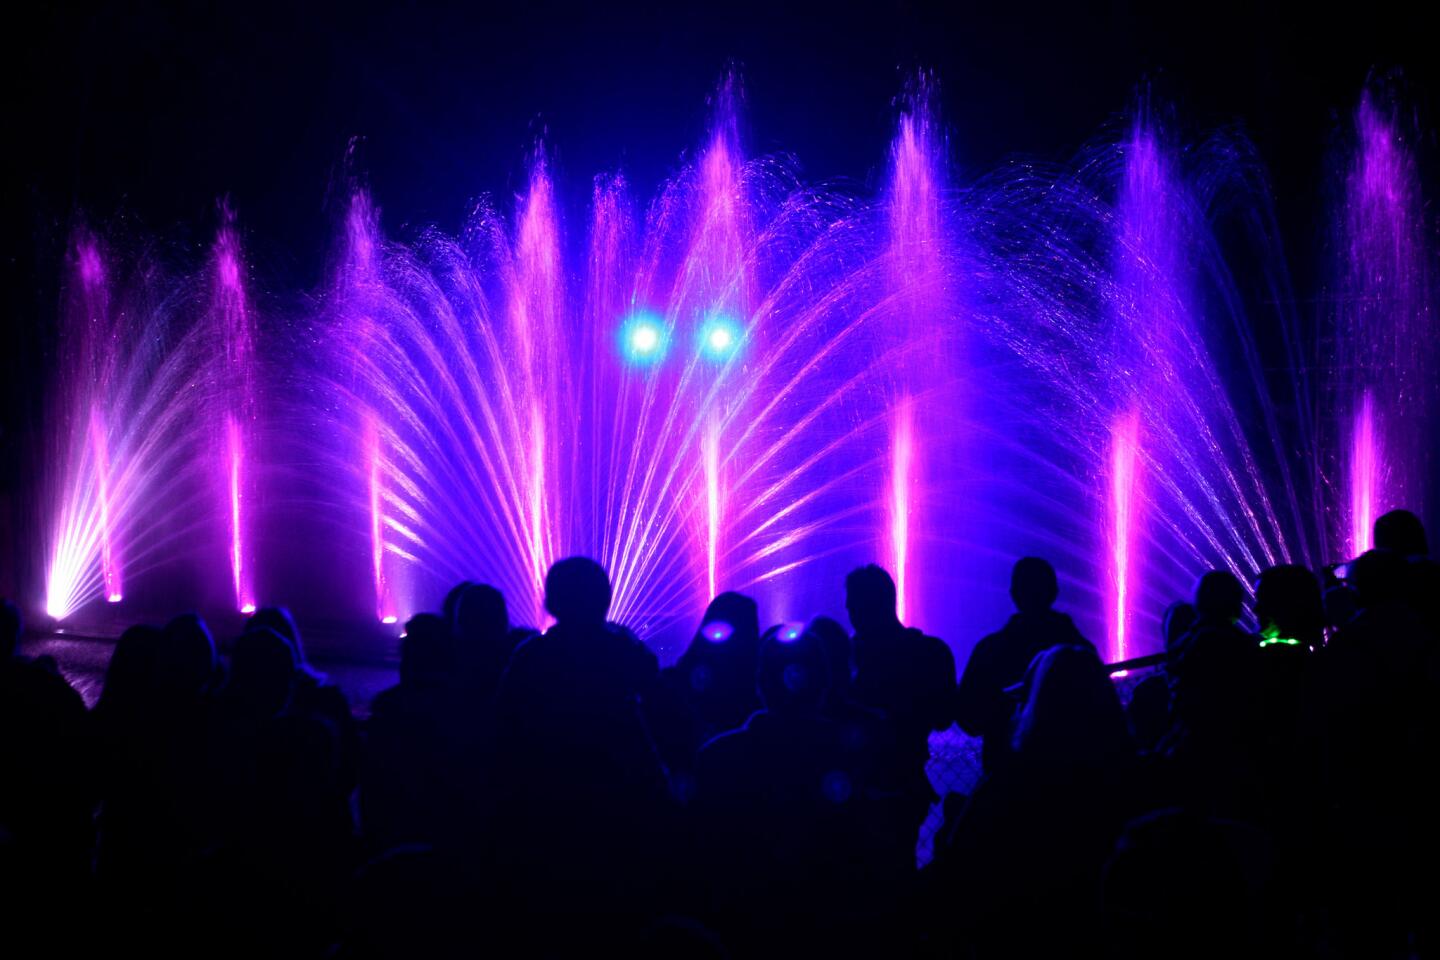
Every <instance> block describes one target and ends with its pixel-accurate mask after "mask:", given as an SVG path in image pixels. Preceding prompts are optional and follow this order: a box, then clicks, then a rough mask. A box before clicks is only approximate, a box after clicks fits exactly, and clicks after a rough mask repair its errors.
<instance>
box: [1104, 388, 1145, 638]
mask: <svg viewBox="0 0 1440 960" xmlns="http://www.w3.org/2000/svg"><path fill="white" fill-rule="evenodd" d="M1139 449H1140V415H1139V413H1138V412H1137V411H1133V410H1132V411H1131V412H1129V413H1127V414H1125V415H1123V416H1121V417H1120V418H1119V419H1117V420H1116V421H1115V423H1114V425H1113V426H1112V428H1111V431H1110V463H1109V467H1110V469H1109V498H1108V504H1107V508H1108V509H1107V511H1106V513H1107V518H1108V520H1107V530H1106V532H1107V534H1108V539H1109V551H1108V560H1109V565H1108V566H1109V569H1108V570H1107V571H1106V574H1107V576H1106V597H1107V600H1106V616H1107V620H1108V622H1109V627H1110V630H1109V633H1110V650H1109V658H1110V661H1111V662H1118V661H1121V660H1125V659H1128V658H1129V657H1130V656H1131V649H1132V646H1133V644H1132V642H1131V636H1130V634H1131V629H1130V628H1131V622H1132V615H1131V605H1132V603H1133V599H1134V593H1135V591H1134V588H1133V584H1134V582H1135V559H1136V554H1137V552H1138V548H1139V540H1140V538H1139V535H1138V532H1139V526H1140V516H1139V512H1140V511H1139V503H1140V475H1139V471H1138V455H1139Z"/></svg>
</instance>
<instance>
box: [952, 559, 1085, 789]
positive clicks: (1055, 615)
mask: <svg viewBox="0 0 1440 960" xmlns="http://www.w3.org/2000/svg"><path fill="white" fill-rule="evenodd" d="M1059 595H1060V585H1059V581H1058V580H1057V579H1056V577H1055V568H1054V567H1052V566H1050V564H1049V563H1048V562H1047V561H1045V560H1042V559H1041V558H1039V557H1021V558H1020V559H1019V560H1017V561H1016V562H1015V567H1014V569H1013V570H1012V571H1011V573H1010V599H1011V600H1013V601H1014V603H1015V611H1016V612H1015V613H1014V614H1013V615H1012V616H1011V617H1010V620H1009V622H1007V623H1006V624H1005V626H1004V628H1002V629H1001V630H1000V631H999V632H998V633H992V634H990V635H989V636H987V637H984V638H982V639H981V641H980V642H979V643H977V644H976V645H975V649H974V650H973V651H971V653H970V659H969V661H968V662H966V664H965V673H964V675H963V676H962V677H961V678H960V687H959V690H958V692H957V695H956V719H957V720H958V721H959V723H960V728H961V729H962V730H964V731H965V732H966V733H968V734H970V735H971V736H972V737H980V738H981V739H982V741H983V743H982V746H981V763H982V765H983V766H984V768H985V772H986V773H995V772H996V771H998V770H999V769H1000V768H1001V767H1002V766H1003V765H1004V763H1005V760H1006V758H1007V756H1008V755H1009V752H1010V734H1011V718H1012V716H1013V714H1014V712H1015V701H1014V699H1013V698H1012V697H1011V696H1010V695H1009V694H1007V693H1006V690H1007V689H1008V688H1010V687H1012V686H1014V685H1015V684H1017V683H1019V682H1020V680H1021V679H1022V678H1023V677H1024V676H1025V670H1026V668H1027V667H1029V666H1030V662H1031V661H1032V660H1034V659H1035V657H1036V656H1037V655H1039V654H1040V653H1043V652H1044V651H1046V650H1048V649H1050V648H1051V647H1054V646H1059V645H1062V644H1067V645H1076V646H1090V642H1089V641H1088V640H1086V639H1085V638H1084V637H1083V636H1081V634H1080V631H1079V629H1077V628H1076V626H1075V621H1073V620H1071V619H1070V617H1069V615H1068V614H1064V613H1060V612H1059V611H1057V610H1053V609H1051V608H1052V607H1053V606H1054V603H1055V600H1056V598H1057V597H1059Z"/></svg>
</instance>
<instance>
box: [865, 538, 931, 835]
mask: <svg viewBox="0 0 1440 960" xmlns="http://www.w3.org/2000/svg"><path fill="white" fill-rule="evenodd" d="M845 610H846V612H847V613H848V614H849V616H850V625H851V626H853V627H854V628H855V645H854V651H855V680H854V683H853V685H852V687H851V690H852V694H851V695H852V696H853V697H854V699H855V700H856V702H858V703H862V704H864V705H865V706H867V707H872V708H874V709H876V710H880V711H882V712H883V713H884V714H885V715H886V716H887V717H889V719H890V722H891V723H892V724H894V727H895V737H896V747H897V761H896V762H897V767H898V768H899V769H902V770H904V771H905V784H906V786H905V787H904V791H905V793H906V795H907V797H908V807H909V810H908V813H907V817H906V819H907V820H908V821H909V824H910V827H909V828H908V829H907V832H908V830H909V829H913V831H915V835H918V831H919V828H920V824H921V823H923V822H924V820H925V817H926V815H927V813H928V812H929V808H930V805H931V804H932V803H934V802H935V801H936V800H937V799H938V796H937V795H936V793H935V790H934V788H933V787H932V786H931V785H930V780H929V778H928V777H927V776H926V773H925V766H926V764H927V763H928V762H929V760H930V734H931V733H932V732H934V731H939V730H945V729H947V728H948V727H949V726H950V725H951V724H952V723H954V722H955V656H954V654H952V653H951V652H950V648H949V647H948V646H946V645H945V643H944V642H943V641H941V640H938V639H936V638H935V637H931V636H927V635H926V634H924V633H923V632H921V631H920V630H918V629H916V628H914V627H907V626H905V625H904V624H902V623H901V622H900V619H899V617H898V616H897V615H896V596H895V581H894V580H892V579H890V574H888V573H886V572H885V571H884V570H882V569H881V568H880V567H877V566H875V565H874V564H870V565H868V566H864V567H860V568H858V569H856V570H853V571H851V572H850V575H849V576H847V577H846V578H845Z"/></svg>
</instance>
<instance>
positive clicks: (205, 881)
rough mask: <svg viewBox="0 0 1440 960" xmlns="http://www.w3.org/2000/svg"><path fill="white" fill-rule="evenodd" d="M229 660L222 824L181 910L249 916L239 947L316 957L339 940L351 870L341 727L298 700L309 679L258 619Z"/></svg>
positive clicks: (239, 932)
mask: <svg viewBox="0 0 1440 960" xmlns="http://www.w3.org/2000/svg"><path fill="white" fill-rule="evenodd" d="M230 659H231V662H230V674H229V677H228V679H227V681H226V685H225V688H224V689H223V690H222V691H221V692H220V695H219V698H218V701H217V704H216V712H215V715H216V725H215V727H214V731H213V734H212V735H213V736H214V738H215V740H214V747H215V760H216V767H215V770H214V774H213V777H214V779H213V782H212V789H213V790H214V793H213V794H212V801H211V802H212V803H213V804H214V805H215V807H216V808H217V809H219V810H221V811H223V813H224V823H223V826H224V829H223V830H222V832H221V837H220V839H219V842H218V843H217V844H216V845H215V846H214V847H213V848H212V849H211V850H210V851H209V852H208V854H207V856H206V858H205V860H204V862H203V863H202V864H201V867H200V869H199V871H198V873H197V878H198V879H197V883H196V884H195V885H193V886H192V888H191V890H190V891H189V892H190V894H191V896H192V899H188V900H186V901H184V903H183V908H184V910H185V911H186V913H187V915H190V916H193V917H195V918H197V919H203V920H204V922H206V923H210V924H219V923H222V922H223V915H224V914H225V913H230V912H236V913H238V914H239V915H241V916H245V917H246V918H247V921H248V922H247V924H245V925H244V926H243V927H242V928H240V929H236V930H234V931H232V933H231V934H230V936H231V942H230V943H229V944H228V946H230V948H231V949H232V950H233V951H235V952H251V951H261V952H266V953H271V952H276V951H278V950H283V951H285V952H292V953H297V954H303V953H309V952H313V951H315V950H318V949H322V948H323V947H324V946H325V945H326V944H328V943H329V942H331V939H332V938H333V937H334V935H335V924H336V913H337V910H338V904H339V898H340V895H341V891H342V880H343V878H344V877H345V876H346V875H348V873H349V871H350V870H351V868H352V867H353V865H354V856H355V851H354V849H353V830H354V826H353V823H352V820H351V816H350V806H349V798H350V793H351V791H352V789H353V781H351V780H350V779H349V771H348V770H346V768H345V764H346V761H345V758H344V752H345V750H344V747H343V746H342V740H341V734H340V732H339V731H338V730H337V728H336V724H335V723H334V722H332V720H331V719H330V717H329V716H327V715H326V713H325V712H324V711H323V710H317V709H315V708H314V706H313V704H312V703H310V702H307V700H306V699H305V698H304V697H303V696H302V691H304V690H305V689H306V688H307V686H308V685H309V684H310V683H312V682H313V681H312V680H311V679H310V677H309V676H308V675H307V674H306V672H305V671H303V669H302V666H301V663H300V661H299V659H298V658H297V656H296V649H295V646H294V645H293V644H292V642H291V640H290V639H289V638H287V637H284V636H282V635H281V634H279V633H277V632H276V631H274V630H271V629H268V628H266V627H263V626H252V627H251V628H250V629H248V630H247V631H246V632H245V633H244V634H243V635H242V636H241V637H240V638H239V639H238V640H236V642H235V645H234V648H233V651H232V653H231V658H230ZM200 890H204V895H203V896H201V895H198V893H197V891H200ZM222 904H223V905H224V908H223V910H222V909H221V908H220V906H219V905H222Z"/></svg>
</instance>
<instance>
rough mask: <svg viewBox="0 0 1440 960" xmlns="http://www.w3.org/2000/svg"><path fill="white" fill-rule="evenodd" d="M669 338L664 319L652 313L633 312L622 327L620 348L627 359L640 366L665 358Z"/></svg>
mask: <svg viewBox="0 0 1440 960" xmlns="http://www.w3.org/2000/svg"><path fill="white" fill-rule="evenodd" d="M668 339H669V338H668V336H667V335H666V331H665V323H664V321H662V320H661V319H660V318H659V317H657V316H655V315H654V314H650V313H635V314H632V315H631V316H630V317H629V318H628V319H627V320H626V321H625V323H624V325H623V326H622V327H621V328H620V348H621V350H622V351H623V352H624V354H625V359H626V360H628V361H629V362H630V363H633V364H637V365H640V366H649V365H651V364H655V363H659V362H660V361H661V360H663V359H664V358H665V348H666V346H667V345H668V343H667V341H668Z"/></svg>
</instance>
